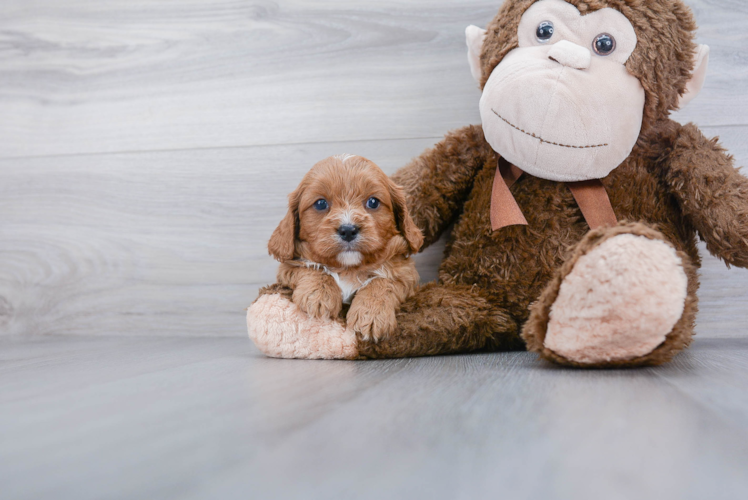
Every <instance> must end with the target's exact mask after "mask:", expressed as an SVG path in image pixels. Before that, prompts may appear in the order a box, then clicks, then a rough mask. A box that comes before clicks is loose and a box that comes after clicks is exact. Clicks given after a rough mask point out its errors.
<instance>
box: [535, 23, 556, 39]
mask: <svg viewBox="0 0 748 500" xmlns="http://www.w3.org/2000/svg"><path fill="white" fill-rule="evenodd" d="M535 36H536V37H537V38H538V41H539V42H540V43H545V42H547V41H548V40H550V39H551V37H553V23H552V22H550V21H543V22H542V23H540V24H538V29H537V30H536V31H535Z"/></svg>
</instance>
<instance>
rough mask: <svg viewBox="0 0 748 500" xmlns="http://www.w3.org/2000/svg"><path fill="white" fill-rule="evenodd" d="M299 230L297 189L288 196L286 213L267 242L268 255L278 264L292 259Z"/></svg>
mask: <svg viewBox="0 0 748 500" xmlns="http://www.w3.org/2000/svg"><path fill="white" fill-rule="evenodd" d="M298 229H299V193H298V189H297V190H296V191H294V192H293V193H291V194H289V195H288V212H286V216H285V217H283V220H282V221H281V222H280V224H278V227H276V228H275V231H273V235H272V236H271V237H270V241H269V242H268V253H269V254H270V255H272V256H273V258H274V259H275V260H277V261H279V262H285V261H287V260H291V259H293V257H294V247H295V243H296V234H297V232H298Z"/></svg>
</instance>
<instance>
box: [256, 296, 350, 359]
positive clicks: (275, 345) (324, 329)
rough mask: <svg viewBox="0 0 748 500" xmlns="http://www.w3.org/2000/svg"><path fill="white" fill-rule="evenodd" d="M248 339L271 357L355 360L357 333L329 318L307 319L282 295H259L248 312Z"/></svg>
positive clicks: (304, 314)
mask: <svg viewBox="0 0 748 500" xmlns="http://www.w3.org/2000/svg"><path fill="white" fill-rule="evenodd" d="M247 329H248V331H249V338H250V339H252V341H253V342H254V343H255V345H256V346H257V348H258V349H260V351H262V352H263V353H264V354H265V355H266V356H269V357H271V358H300V359H355V358H357V357H358V349H357V348H356V334H355V333H353V332H352V331H351V330H347V329H346V328H345V326H343V325H342V324H341V323H340V322H337V321H334V320H332V319H317V318H312V317H309V316H307V314H306V313H304V312H303V311H301V310H300V309H299V308H298V307H297V306H296V304H294V303H293V302H291V301H290V300H289V299H288V298H286V297H284V296H283V295H282V294H277V293H276V294H266V295H261V296H260V298H258V299H257V300H256V301H255V302H254V304H252V305H251V306H250V307H249V309H247Z"/></svg>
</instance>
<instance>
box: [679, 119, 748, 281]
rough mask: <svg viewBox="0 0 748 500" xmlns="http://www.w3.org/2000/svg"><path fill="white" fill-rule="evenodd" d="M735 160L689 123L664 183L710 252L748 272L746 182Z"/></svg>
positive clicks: (747, 183)
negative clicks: (747, 269) (747, 268)
mask: <svg viewBox="0 0 748 500" xmlns="http://www.w3.org/2000/svg"><path fill="white" fill-rule="evenodd" d="M733 163H734V162H733V158H732V156H730V155H728V154H727V152H726V151H725V149H724V148H723V147H722V146H721V145H720V144H718V142H717V139H707V138H706V137H704V136H703V134H702V133H701V132H700V131H699V129H698V128H696V126H694V125H693V124H688V125H685V126H683V127H682V128H681V129H680V131H679V135H678V137H677V139H676V140H675V142H674V143H673V147H672V152H671V153H670V156H669V159H668V165H667V169H666V172H665V179H666V181H667V183H668V184H669V185H670V190H671V192H672V193H673V194H674V195H675V197H676V198H677V199H678V201H679V202H680V206H681V209H682V210H683V213H684V214H685V215H686V216H687V217H688V219H689V220H690V222H691V223H692V224H693V226H694V227H695V228H696V230H697V231H698V232H699V234H700V235H701V237H702V238H703V239H704V241H706V247H707V249H708V250H709V252H710V253H712V254H713V255H715V256H717V257H719V258H721V259H722V260H724V261H725V262H726V263H727V264H729V265H735V266H739V267H748V178H746V177H745V176H743V175H741V174H740V172H738V170H737V169H736V168H735V167H734V166H733Z"/></svg>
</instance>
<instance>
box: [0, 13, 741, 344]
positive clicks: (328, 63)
mask: <svg viewBox="0 0 748 500" xmlns="http://www.w3.org/2000/svg"><path fill="white" fill-rule="evenodd" d="M687 3H688V4H689V5H691V6H692V8H693V9H694V11H695V13H696V16H697V18H698V20H699V24H700V32H699V41H700V42H702V43H707V44H709V45H710V46H711V48H712V58H711V68H710V72H709V77H708V80H707V84H706V87H705V89H704V91H703V93H702V94H701V95H700V96H699V98H698V99H697V100H695V101H694V102H693V103H692V104H691V105H690V106H689V107H688V108H687V109H685V110H683V111H682V112H680V113H679V114H678V116H677V119H679V120H681V121H684V122H685V121H695V122H696V123H698V124H699V125H700V126H701V127H702V129H703V130H704V131H705V133H706V134H708V135H719V136H721V138H722V142H723V143H724V144H725V145H726V146H727V147H728V148H729V149H730V150H731V152H732V153H733V154H734V155H735V157H736V160H737V162H738V164H748V140H747V139H746V132H748V94H747V93H746V90H745V89H746V88H748V31H747V30H745V28H744V27H745V26H748V3H746V2H745V1H744V0H688V2H687ZM497 4H498V2H482V1H473V0H468V1H466V0H459V1H457V0H429V1H425V0H418V1H409V2H404V1H401V2H395V1H391V0H387V1H381V0H364V1H357V2H350V1H343V0H327V1H322V0H320V1H301V0H296V1H279V2H271V1H261V0H252V1H228V0H219V1H208V0H203V1H197V0H179V1H176V0H175V1H142V0H135V1H133V0H107V1H101V2H90V1H83V0H68V1H66V2H56V1H54V0H34V1H32V0H5V1H3V2H2V3H0V335H39V334H75V335H147V336H158V335H163V336H166V335H183V336H219V335H229V336H234V335H245V326H244V314H243V308H244V307H246V306H247V305H248V304H249V303H250V302H251V301H252V300H253V299H254V298H255V295H256V291H257V289H258V288H259V287H260V286H262V285H263V284H265V283H268V282H271V281H273V278H274V274H275V267H276V266H275V263H274V261H273V260H272V259H270V258H269V257H268V256H267V254H266V246H265V245H266V242H267V239H268V238H269V235H270V233H271V231H272V229H273V228H274V226H275V224H276V223H277V222H278V221H279V220H280V218H281V217H282V215H283V213H284V211H285V206H284V205H285V195H286V194H287V193H288V192H289V191H290V190H292V189H293V187H294V186H295V185H296V184H297V183H298V180H299V179H300V177H301V175H302V174H303V173H304V172H305V171H306V170H307V169H308V168H309V167H310V166H311V165H312V164H313V163H314V162H316V161H317V160H319V159H321V158H323V157H326V156H328V155H331V154H337V153H342V152H350V153H356V154H360V155H363V156H367V157H369V158H371V159H372V160H374V161H375V162H377V163H378V164H380V165H381V166H382V167H383V168H384V169H385V170H386V171H388V172H392V171H394V170H395V169H397V168H398V167H400V166H402V165H404V164H405V163H406V162H407V161H408V160H409V159H410V158H412V157H413V156H416V155H418V154H419V153H420V152H421V151H422V150H423V149H425V148H427V147H429V146H430V145H432V144H433V143H435V142H436V141H438V140H439V139H440V138H441V137H442V136H443V134H444V133H445V132H446V131H448V130H450V129H452V128H456V127H460V126H463V125H466V124H469V123H479V121H480V119H479V115H478V110H477V100H478V98H479V92H478V89H477V87H476V85H475V83H474V82H473V81H472V79H471V77H470V71H469V70H468V67H467V63H466V59H465V52H466V49H465V44H464V34H463V33H464V28H465V27H466V26H467V25H469V24H477V25H479V26H485V25H486V23H487V22H488V21H489V19H490V18H491V17H492V16H493V14H494V13H495V11H496V9H497ZM440 252H441V248H440V246H439V245H437V246H436V247H435V248H432V249H430V250H429V251H427V252H426V253H425V254H423V255H421V256H419V269H420V271H421V274H422V277H423V278H424V280H430V279H433V278H434V277H435V268H436V264H437V263H438V260H439V258H440ZM702 282H703V286H702V291H701V300H702V306H701V314H700V323H699V325H700V326H699V327H698V332H699V334H700V335H702V336H745V335H746V332H745V329H744V328H743V327H742V325H744V324H745V323H746V322H747V321H746V320H748V312H746V302H748V272H746V271H744V270H741V269H732V270H727V269H726V268H724V266H723V265H722V264H721V263H719V262H718V261H716V260H714V259H712V258H711V257H706V258H705V262H704V270H703V273H702Z"/></svg>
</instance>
